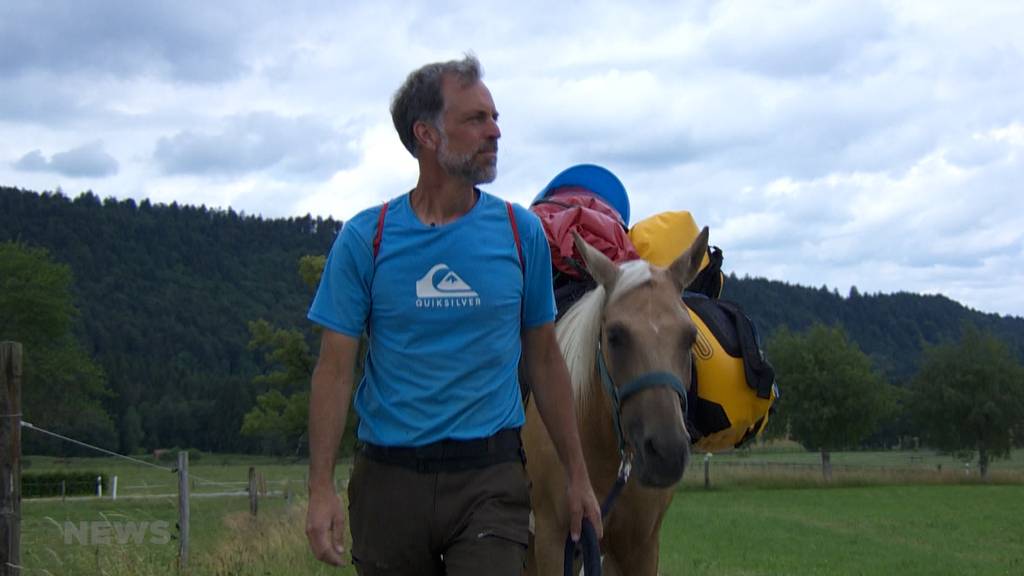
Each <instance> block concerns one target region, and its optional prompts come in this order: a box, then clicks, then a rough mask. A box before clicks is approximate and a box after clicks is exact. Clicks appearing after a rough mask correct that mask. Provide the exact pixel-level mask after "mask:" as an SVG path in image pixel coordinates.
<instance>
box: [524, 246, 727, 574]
mask: <svg viewBox="0 0 1024 576" xmlns="http://www.w3.org/2000/svg"><path fill="white" fill-rule="evenodd" d="M575 243H576V246H577V249H578V250H579V252H580V254H581V255H582V259H583V261H584V263H585V264H586V268H587V270H588V271H589V272H590V274H591V276H592V277H593V278H594V279H595V280H596V282H597V287H596V288H594V289H593V290H591V291H590V292H588V293H586V294H585V295H584V296H583V297H582V298H581V299H580V300H579V301H578V302H576V304H574V305H573V306H572V308H570V309H569V311H568V312H566V314H565V315H564V317H563V318H562V319H561V320H559V321H558V322H557V323H556V325H555V334H556V336H557V338H558V344H559V348H560V349H561V352H562V355H563V357H564V358H565V362H566V367H567V368H568V370H569V374H570V378H571V382H572V397H573V404H574V409H575V414H576V422H577V426H578V428H579V434H580V441H581V443H582V446H583V454H584V458H585V460H586V465H587V471H588V473H589V476H590V481H591V484H592V486H593V489H594V493H595V494H596V495H597V497H598V499H602V498H604V497H605V495H606V494H608V493H609V492H610V490H612V488H613V486H615V484H616V479H617V478H619V471H620V465H621V464H622V462H623V461H629V462H631V465H632V470H633V473H632V476H631V477H630V478H629V481H628V482H626V484H625V487H624V489H623V490H622V492H621V495H620V496H619V498H618V499H617V501H616V503H615V505H614V507H613V508H612V510H611V511H610V513H609V514H608V515H607V516H606V517H605V518H604V537H603V539H602V541H601V551H602V554H603V557H604V561H603V572H604V574H607V575H620V574H629V575H631V576H632V575H639V576H656V574H657V571H658V550H659V542H658V533H659V530H660V528H661V522H662V520H663V518H664V516H665V511H666V510H667V509H668V506H669V504H670V503H671V502H672V496H673V494H674V492H675V485H676V484H677V483H678V482H679V481H680V479H681V478H682V476H683V472H684V471H685V468H686V464H687V462H688V460H689V456H690V435H689V433H688V431H687V429H686V424H685V421H684V417H685V410H684V408H683V406H682V404H683V402H685V390H688V389H689V387H690V375H691V352H690V349H691V347H692V345H693V344H694V342H695V340H696V338H697V328H696V326H695V325H694V323H693V322H692V320H690V316H689V314H688V313H687V311H686V308H685V304H684V303H683V300H682V298H681V295H682V292H683V290H684V289H685V287H686V286H687V285H689V283H690V282H691V281H693V279H694V278H695V277H696V275H697V273H698V271H699V270H700V266H701V262H702V259H703V257H704V255H705V254H706V253H707V246H708V229H707V228H706V227H705V228H704V229H703V230H702V231H701V233H700V235H699V236H698V237H697V239H696V240H695V241H694V242H693V244H692V245H691V246H690V247H689V248H688V249H687V250H686V251H685V252H683V254H682V255H680V256H679V258H677V259H676V260H675V261H674V262H673V263H672V264H671V265H669V267H668V268H659V267H657V266H654V265H651V264H648V263H647V262H645V261H642V260H635V261H631V262H626V263H624V264H622V265H621V266H619V265H616V264H615V263H613V262H612V261H611V260H609V259H608V258H607V257H606V256H605V255H604V254H602V253H601V252H600V251H598V250H597V249H595V248H593V247H591V246H590V245H588V244H587V243H586V242H585V241H583V240H582V239H581V238H580V237H579V236H576V238H575ZM602 372H604V373H605V374H602ZM605 375H606V376H607V378H605V377H604V376H605ZM673 380H674V382H673ZM609 386H610V388H608V387H609ZM627 389H629V390H628V392H627ZM620 402H621V403H620ZM522 437H523V446H524V448H525V451H526V469H527V474H528V476H529V479H530V483H531V488H530V498H531V501H532V505H533V525H534V531H533V539H532V543H531V546H530V552H529V553H528V556H527V566H526V574H529V575H534V576H536V575H540V576H555V575H561V574H563V569H564V565H563V562H564V545H565V541H566V536H567V535H568V532H569V517H568V510H567V506H566V503H565V495H566V478H565V474H564V468H563V467H562V466H561V463H560V460H559V459H558V455H557V453H556V451H555V447H554V444H553V443H552V441H551V438H550V437H549V436H548V433H547V429H546V428H545V427H544V424H543V422H542V421H541V418H540V415H539V413H538V412H537V407H536V403H534V402H531V403H529V405H528V406H527V416H526V424H525V426H524V427H523V432H522ZM576 570H578V566H577V568H576ZM573 573H576V572H575V571H574V572H573Z"/></svg>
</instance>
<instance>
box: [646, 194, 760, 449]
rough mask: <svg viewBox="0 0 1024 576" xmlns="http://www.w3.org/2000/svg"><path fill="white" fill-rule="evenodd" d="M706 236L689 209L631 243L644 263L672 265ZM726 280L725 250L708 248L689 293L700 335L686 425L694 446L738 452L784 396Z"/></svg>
mask: <svg viewBox="0 0 1024 576" xmlns="http://www.w3.org/2000/svg"><path fill="white" fill-rule="evenodd" d="M699 233H700V229H699V228H698V227H697V223H696V222H695V221H694V218H693V215H692V214H690V213H689V212H686V211H675V212H662V213H660V214H655V215H654V216H651V217H649V218H647V219H645V220H642V221H640V222H637V223H636V224H635V225H633V228H632V229H630V231H629V239H630V240H631V241H632V242H633V245H634V246H635V247H636V250H637V252H638V253H639V254H640V257H641V258H643V259H644V260H647V261H648V262H650V263H652V264H655V265H657V266H661V267H666V266H668V265H669V264H671V263H672V262H673V261H674V260H675V259H676V258H678V257H679V255H680V254H682V252H683V250H685V249H686V248H687V247H689V246H690V245H691V244H692V243H693V241H694V240H695V239H696V238H697V235H698V234H699ZM723 281H724V276H723V274H722V251H721V250H720V249H718V248H717V247H709V249H708V253H707V254H706V255H705V256H704V262H703V263H702V265H701V272H700V274H699V275H698V276H697V278H696V279H695V280H694V281H693V282H692V283H691V284H690V286H688V287H687V289H686V292H685V293H684V295H683V300H684V302H685V303H686V306H687V310H688V311H689V313H690V318H691V319H693V323H694V324H695V325H696V326H697V331H698V335H697V343H696V344H694V347H693V350H692V352H693V378H692V381H691V386H690V391H689V393H688V394H687V412H686V420H687V426H688V428H689V429H690V435H691V437H692V439H693V445H694V449H696V450H699V451H703V452H721V451H725V450H731V449H733V448H737V447H739V446H741V445H743V444H744V443H745V442H747V441H748V440H750V439H751V438H754V437H755V436H757V435H758V434H759V433H760V432H761V431H762V430H764V427H765V425H766V424H767V423H768V414H769V412H770V410H771V407H772V405H773V404H774V402H775V400H776V398H778V395H779V392H778V387H777V386H776V384H775V372H774V370H773V369H772V367H771V365H770V364H768V362H767V361H766V360H765V358H764V355H763V353H762V352H761V346H760V342H759V341H758V336H757V330H756V328H755V327H754V324H753V323H752V322H751V321H750V318H748V317H747V315H746V314H744V313H743V311H742V310H741V309H740V308H739V306H738V305H736V304H735V303H732V302H729V301H727V300H720V299H719V296H721V294H722V284H723Z"/></svg>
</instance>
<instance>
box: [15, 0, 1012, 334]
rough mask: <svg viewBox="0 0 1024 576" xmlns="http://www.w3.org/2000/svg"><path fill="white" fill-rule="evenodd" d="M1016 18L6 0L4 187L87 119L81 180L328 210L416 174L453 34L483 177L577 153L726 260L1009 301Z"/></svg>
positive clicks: (49, 183) (886, 2) (50, 180)
mask: <svg viewBox="0 0 1024 576" xmlns="http://www.w3.org/2000/svg"><path fill="white" fill-rule="evenodd" d="M1021 21H1024V5H1021V4H1020V3H1019V2H1015V1H991V2H983V3H973V4H972V3H954V2H933V1H925V0H909V1H903V0H901V1H896V0H869V1H867V2H861V1H854V0H840V1H810V2H807V1H795V0H794V1H789V0H780V1H773V2H760V1H754V0H751V1H738V2H725V3H723V2H714V1H703V2H702V1H698V2H678V3H666V2H661V1H658V0H638V1H637V2H631V3H621V2H613V1H611V0H598V1H596V2H591V3H587V4H585V5H582V4H578V3H551V2H541V1H539V0H525V1H524V2H521V3H512V4H509V3H505V4H488V3H483V4H481V3H475V2H474V3H470V2H463V1H461V0H442V1H439V2H434V3H431V4H423V3H421V2H416V1H414V0H383V1H381V2H375V3H337V2H321V1H311V2H301V3H297V4H295V5H294V6H289V8H288V9H284V8H282V7H281V6H280V5H278V4H275V3H268V2H259V1H257V2H241V1H233V2H225V3H218V4H216V5H211V4H209V3H205V2H196V1H186V2H144V3H124V2H114V1H110V0H100V1H98V2H90V3H88V4H83V3H80V2H73V1H71V0H63V1H62V0H52V1H49V2H44V3H31V2H30V3H24V2H23V3H20V4H19V3H8V4H5V5H4V8H2V9H0V80H2V82H3V90H0V129H2V130H3V131H4V134H5V135H7V136H8V137H7V138H5V141H4V142H0V157H3V158H4V159H5V161H4V162H3V163H0V182H2V183H4V184H9V185H16V186H24V187H35V188H40V187H46V188H52V187H53V186H56V185H61V186H63V187H64V188H65V189H67V190H74V191H77V188H76V186H77V187H80V186H81V184H80V183H79V180H80V179H81V178H82V176H81V171H79V172H77V173H76V172H75V170H74V169H71V170H70V171H69V170H68V169H67V166H69V164H68V158H67V157H59V155H60V152H58V153H57V154H53V156H50V157H47V155H46V154H47V153H48V152H47V151H65V152H67V153H70V152H72V151H74V150H76V149H78V148H79V147H81V146H82V142H95V141H97V140H102V141H103V143H104V147H103V148H102V150H99V153H97V151H96V150H97V149H96V148H95V145H94V148H93V149H92V152H91V154H92V155H93V158H92V159H93V160H97V161H99V160H103V157H102V156H101V154H105V155H106V156H107V157H108V158H109V160H110V161H113V162H114V163H115V164H114V165H115V166H116V172H111V171H109V168H108V172H107V174H108V176H107V177H106V178H105V179H104V180H103V188H102V189H97V190H96V192H97V193H98V194H100V195H101V196H105V195H115V196H131V197H134V198H136V199H139V198H142V197H151V198H153V199H154V200H156V201H172V200H177V201H178V202H189V203H196V204H206V205H210V206H220V207H226V206H228V205H231V206H233V207H234V208H235V209H236V210H245V211H247V212H250V213H262V214H264V215H268V216H269V215H274V216H277V215H280V216H286V215H290V214H304V213H306V212H311V213H314V214H321V215H327V214H330V215H333V216H336V217H340V218H347V217H349V216H351V215H352V214H354V213H355V212H357V211H358V210H360V209H362V208H365V207H368V206H370V205H373V204H376V203H378V202H380V201H382V200H384V199H386V198H389V197H392V196H395V195H397V194H400V193H402V192H404V191H405V190H407V189H409V188H411V187H412V186H413V185H414V184H415V179H416V168H415V162H414V161H412V159H410V158H409V156H408V154H407V153H405V151H404V149H403V148H402V147H401V145H400V144H399V143H398V139H397V137H396V136H395V135H394V134H393V131H392V129H391V127H390V117H389V115H388V104H389V99H390V97H391V94H392V92H393V90H394V89H395V88H396V87H397V86H398V85H399V84H400V83H401V81H402V80H403V79H404V77H405V75H406V74H407V73H408V72H409V71H410V70H412V69H413V68H415V67H416V66H418V65H420V64H422V63H424V62H428V61H435V60H440V59H449V58H455V57H458V56H459V55H460V54H461V53H463V52H464V51H467V50H473V51H474V52H475V53H476V54H477V55H478V56H479V57H480V59H481V61H482V62H483V64H484V68H485V70H486V75H485V81H486V82H487V84H488V86H489V87H490V88H491V91H492V93H493V94H494V97H495V100H496V103H497V106H498V109H499V111H500V112H501V128H502V131H503V138H502V143H501V159H500V162H499V177H498V180H497V181H496V182H495V183H494V184H492V185H491V186H490V188H489V189H490V190H491V191H493V192H496V193H498V194H501V195H503V196H505V197H508V198H511V199H514V200H517V201H520V202H523V203H526V202H529V200H530V199H532V198H533V196H534V194H535V193H536V192H537V190H539V189H540V188H541V187H542V186H544V184H546V183H547V181H548V180H550V178H551V177H552V176H553V175H554V174H556V173H558V172H559V171H561V170H562V169H564V168H566V167H567V166H569V165H570V164H573V163H578V162H597V163H601V164H604V165H606V166H607V167H608V168H610V169H611V170H613V171H614V172H615V173H616V174H617V175H618V176H619V177H620V179H621V180H622V181H623V182H624V183H625V184H626V186H627V188H628V189H629V191H630V196H631V201H632V205H633V210H632V212H633V220H634V221H636V220H639V219H640V218H643V217H644V216H648V215H650V214H653V213H656V212H660V211H663V210H681V209H687V210H691V211H692V212H693V213H694V215H695V217H696V218H697V220H698V221H699V222H700V223H706V224H710V225H711V227H712V241H713V242H714V243H716V244H719V245H720V246H722V248H723V249H724V250H725V253H726V266H727V267H728V268H730V269H734V270H736V271H737V272H739V273H740V274H741V275H742V274H744V273H749V274H758V275H767V276H770V277H773V278H778V279H782V280H787V281H790V282H801V283H804V284H809V285H814V286H820V285H821V284H823V283H826V284H829V285H832V286H836V287H839V288H840V289H841V291H844V292H845V290H847V289H848V287H849V286H850V285H857V286H858V288H860V289H861V290H862V291H877V290H884V291H894V290H916V291H926V292H943V293H946V294H947V295H949V296H951V297H954V298H958V299H961V300H963V301H965V302H967V303H969V304H971V305H973V306H975V307H977V308H980V309H983V310H998V311H1001V312H1013V313H1016V314H1021V315H1024V297H1022V296H1020V295H1017V294H1016V292H1019V290H1016V291H1015V290H1014V289H1013V286H1019V285H1021V278H1020V277H1019V274H1024V272H1020V273H1018V272H1016V271H1019V270H1024V248H1022V237H1021V232H1020V231H1021V230H1024V221H1022V220H1021V218H1022V217H1021V216H1018V215H1019V214H1022V213H1024V211H1022V210H1021V209H1022V208H1024V205H1022V204H1021V202H1022V201H1021V200H1019V199H1018V197H1019V196H1020V192H1019V187H1020V184H1019V183H1020V182H1021V181H1022V176H1024V165H1022V162H1024V160H1022V148H1024V128H1022V126H1024V103H1022V100H1021V98H1020V94H1022V93H1024V75H1022V74H1020V70H1022V69H1024V40H1022V38H1024V36H1022V35H1021V34H1019V30H1018V28H1019V24H1020V22H1021ZM32 150H38V151H39V152H38V153H37V154H29V155H26V151H32ZM100 153H101V154H100ZM78 154H79V155H80V156H81V155H85V151H82V152H79V153H78ZM58 157H59V158H58ZM74 158H75V155H72V156H71V159H74ZM114 158H116V160H114ZM60 163H63V164H64V166H65V169H64V170H63V171H61V170H57V169H56V166H57V165H58V164H60ZM19 164H20V165H21V166H20V167H21V168H22V169H21V170H18V169H16V165H19ZM101 165H102V162H93V163H92V168H93V169H94V170H93V172H92V173H93V174H97V173H100V172H102V169H100V170H99V171H97V170H96V168H97V166H101ZM110 165H111V164H110V162H107V166H108V167H109V166H110ZM32 167H35V168H41V167H45V169H46V171H25V170H24V169H25V168H32ZM87 172H88V171H87ZM76 174H77V175H76Z"/></svg>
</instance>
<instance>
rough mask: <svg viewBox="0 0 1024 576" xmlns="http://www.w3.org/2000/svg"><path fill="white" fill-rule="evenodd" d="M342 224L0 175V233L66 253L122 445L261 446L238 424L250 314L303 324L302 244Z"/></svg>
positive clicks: (312, 249) (313, 248) (251, 396)
mask: <svg viewBox="0 0 1024 576" xmlns="http://www.w3.org/2000/svg"><path fill="white" fill-rule="evenodd" d="M339 228H340V222H338V221H335V220H332V219H326V220H325V219H322V218H311V217H309V216H306V217H302V218H288V219H276V220H270V219H263V218H259V217H255V216H251V215H245V214H241V213H238V212H235V211H233V210H227V211H224V210H215V209H209V208H205V207H198V208H197V207H193V206H182V205H179V204H176V203H175V204H171V205H169V206H168V205H162V204H152V203H150V202H149V201H147V200H143V201H141V202H135V201H134V200H130V199H129V200H115V199H112V198H107V199H102V200H101V199H100V198H99V197H98V196H96V195H95V194H92V193H88V192H87V193H85V194H82V195H80V196H78V197H77V198H75V199H70V198H68V197H66V196H64V195H62V194H60V193H43V194H37V193H33V192H27V191H23V190H18V189H13V188H0V242H2V241H5V240H15V241H18V242H21V243H24V244H27V245H31V246H38V247H43V248H46V249H48V250H49V251H50V254H51V256H52V257H53V258H54V259H55V260H57V261H59V262H63V263H66V264H68V265H70V266H71V269H72V271H73V273H74V292H75V303H76V304H77V306H78V308H79V311H80V313H81V314H80V317H79V319H78V322H76V332H77V333H78V335H79V337H80V339H81V341H82V342H83V343H84V344H85V346H86V350H87V351H88V352H89V353H90V354H92V356H93V358H94V359H95V360H97V361H98V362H99V363H100V365H101V366H102V367H103V369H104V371H105V372H106V375H107V378H108V382H109V387H110V389H111V390H112V391H113V393H114V394H113V396H112V397H110V398H108V399H106V400H105V402H104V404H105V406H106V408H107V410H108V412H109V413H110V415H111V416H112V417H113V418H114V421H115V423H116V427H117V429H118V430H119V431H120V432H121V433H120V438H119V439H118V441H119V443H120V444H121V446H120V449H121V450H123V451H134V450H137V449H139V448H147V449H152V448H157V447H171V446H178V447H194V448H199V449H202V450H212V451H248V450H253V449H255V448H256V447H257V442H256V441H255V440H254V439H252V438H248V437H244V436H242V435H241V434H239V429H240V428H241V425H242V417H243V416H244V415H245V413H246V412H248V411H249V410H250V409H251V408H252V406H253V404H254V402H255V398H256V396H257V395H258V394H260V393H262V392H263V391H264V390H257V389H254V387H253V384H252V379H253V377H254V376H255V375H256V374H257V373H258V371H259V369H260V367H259V366H257V365H256V362H255V356H254V354H253V352H251V351H250V350H249V349H248V348H247V344H248V342H249V338H250V334H249V330H248V326H247V323H248V322H249V321H251V320H255V319H258V318H264V319H266V320H268V321H269V322H271V323H273V324H275V325H277V326H282V327H305V326H306V325H307V322H306V320H305V312H306V309H307V308H308V306H309V302H310V298H311V294H310V292H309V289H308V288H306V286H305V285H303V283H302V281H301V278H300V277H299V274H298V262H299V258H300V257H301V256H303V255H306V254H325V253H327V252H328V251H329V250H330V246H331V243H332V242H333V240H334V237H335V235H336V233H337V231H338V229H339ZM0 338H2V335H0ZM54 392H57V391H54ZM55 401H59V397H56V398H55ZM28 440H29V438H26V441H28Z"/></svg>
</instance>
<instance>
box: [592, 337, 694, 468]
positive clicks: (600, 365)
mask: <svg viewBox="0 0 1024 576" xmlns="http://www.w3.org/2000/svg"><path fill="white" fill-rule="evenodd" d="M597 371H598V372H600V373H601V381H602V382H604V389H605V392H607V393H608V397H609V398H611V399H612V420H613V421H614V422H615V433H616V434H618V437H619V457H620V458H622V459H625V456H626V436H625V434H623V432H622V405H623V404H624V403H625V402H626V400H629V398H630V397H631V396H633V395H635V394H637V393H639V392H642V391H644V390H647V389H648V388H671V389H672V391H673V392H675V393H676V394H677V395H678V396H679V401H680V403H681V404H682V409H683V414H686V408H687V407H686V388H685V387H684V386H683V383H682V381H681V380H679V377H677V376H676V375H675V374H672V373H671V372H647V373H645V374H641V375H640V376H637V377H636V378H634V379H633V380H632V381H630V382H628V383H627V384H626V385H625V386H623V387H622V388H617V387H616V386H615V381H614V380H612V375H611V373H610V372H608V365H607V364H606V363H605V360H604V350H602V349H601V341H600V340H598V341H597Z"/></svg>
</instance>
